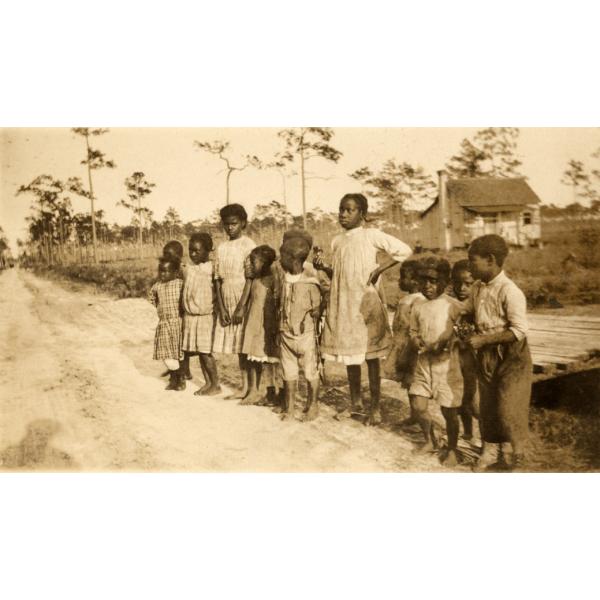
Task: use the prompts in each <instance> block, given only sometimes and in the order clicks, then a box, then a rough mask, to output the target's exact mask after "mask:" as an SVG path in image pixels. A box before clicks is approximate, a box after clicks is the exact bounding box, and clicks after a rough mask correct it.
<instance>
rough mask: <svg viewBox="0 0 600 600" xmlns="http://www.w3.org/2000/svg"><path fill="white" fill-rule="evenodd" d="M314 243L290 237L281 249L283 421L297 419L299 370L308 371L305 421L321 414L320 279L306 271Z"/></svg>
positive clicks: (280, 310) (305, 374)
mask: <svg viewBox="0 0 600 600" xmlns="http://www.w3.org/2000/svg"><path fill="white" fill-rule="evenodd" d="M309 252H310V244H309V243H308V242H307V240H306V239H303V238H301V237H293V238H288V239H286V240H285V241H284V242H283V245H282V246H281V249H280V257H281V258H280V261H281V267H282V268H283V270H284V272H285V275H284V278H283V281H282V282H281V289H280V290H279V291H278V293H277V296H278V299H279V311H278V312H279V344H280V347H279V352H280V357H281V367H282V370H283V379H284V389H285V404H286V410H285V412H284V413H283V415H282V419H284V420H287V419H293V418H294V402H295V398H296V390H297V389H298V376H299V368H301V369H302V370H303V371H304V377H305V378H306V381H307V386H308V400H307V403H306V406H305V408H304V416H303V420H305V421H310V420H312V419H315V418H316V417H317V416H318V414H319V405H318V398H319V364H318V352H317V339H316V328H315V323H316V322H317V321H318V319H319V318H320V316H321V290H320V288H319V280H318V279H317V278H316V277H311V276H308V275H307V274H306V273H305V272H304V261H306V258H307V257H308V254H309Z"/></svg>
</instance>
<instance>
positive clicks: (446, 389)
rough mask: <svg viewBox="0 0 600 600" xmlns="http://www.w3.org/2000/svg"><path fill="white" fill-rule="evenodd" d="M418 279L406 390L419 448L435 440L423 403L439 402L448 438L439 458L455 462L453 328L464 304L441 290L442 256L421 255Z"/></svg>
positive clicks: (445, 270) (445, 276) (429, 447)
mask: <svg viewBox="0 0 600 600" xmlns="http://www.w3.org/2000/svg"><path fill="white" fill-rule="evenodd" d="M419 280H420V282H421V291H422V293H423V296H424V297H425V301H423V302H421V303H419V304H416V305H415V306H414V309H413V311H412V314H411V320H410V337H411V341H412V343H413V344H414V346H415V347H416V349H417V351H418V356H417V361H416V364H415V369H414V374H413V380H412V383H411V385H410V389H409V395H410V398H411V406H412V407H413V410H414V412H415V416H416V418H417V420H418V422H419V425H420V426H421V430H422V432H423V436H424V438H425V445H424V446H423V447H422V449H421V450H422V451H424V452H430V451H433V450H434V449H435V445H436V439H435V437H434V436H433V427H432V425H433V424H432V422H431V419H430V417H429V412H428V407H427V405H428V403H429V400H430V399H433V400H436V401H437V402H438V403H439V405H440V407H441V410H442V415H443V416H444V420H445V421H446V432H447V436H448V450H447V453H446V455H445V457H443V458H442V462H443V463H444V464H445V465H446V466H455V465H456V464H457V462H458V461H457V456H456V447H457V444H458V430H459V426H458V408H459V407H460V404H461V393H457V390H456V389H454V390H453V387H458V386H456V385H453V384H455V383H456V384H459V385H460V383H461V382H460V375H458V373H457V371H458V369H459V367H458V356H457V351H456V346H455V345H454V344H453V341H454V340H453V334H454V329H453V328H454V323H455V322H456V320H457V319H458V317H459V315H460V314H461V313H462V312H464V308H463V306H462V305H461V303H460V302H458V301H457V300H455V299H454V298H451V297H450V296H448V295H447V294H445V293H444V290H445V289H446V287H447V286H448V283H449V280H450V264H449V263H448V261H447V260H445V259H443V258H436V257H431V258H427V259H423V261H422V262H421V266H420V267H419ZM457 375H458V377H457Z"/></svg>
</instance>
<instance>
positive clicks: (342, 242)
mask: <svg viewBox="0 0 600 600" xmlns="http://www.w3.org/2000/svg"><path fill="white" fill-rule="evenodd" d="M367 210H368V202H367V199H366V198H365V196H363V195H362V194H346V195H345V196H344V197H343V198H342V200H341V202H340V210H339V221H340V225H341V226H342V227H343V228H344V233H342V234H340V235H338V236H336V237H335V238H334V239H333V241H332V244H331V248H332V251H333V262H332V265H331V266H325V264H324V263H323V260H322V259H321V258H319V259H315V261H314V265H315V266H316V267H317V268H318V269H321V270H323V271H325V272H326V273H327V275H328V276H329V278H330V279H331V290H330V296H329V304H328V306H327V314H326V317H325V324H324V328H323V338H322V339H323V341H322V346H321V350H322V353H323V357H324V358H325V359H326V360H333V361H337V362H341V363H343V364H344V365H345V366H346V371H347V375H348V382H349V384H350V402H351V407H350V410H348V409H347V408H346V409H345V410H344V411H342V412H341V413H340V414H338V418H343V417H347V416H350V415H351V414H352V413H359V414H363V413H364V408H363V403H362V399H361V365H362V363H363V362H364V361H365V360H366V362H367V369H368V373H369V387H370V391H371V406H370V414H369V417H368V422H369V423H371V424H376V423H378V422H379V421H380V420H381V415H380V412H379V399H380V385H381V382H380V367H379V359H380V358H382V357H385V356H386V355H387V354H388V353H389V351H390V347H391V334H390V327H389V321H388V314H387V309H386V307H385V305H384V303H383V302H382V300H381V297H380V294H379V290H378V288H377V287H376V284H377V281H378V279H379V276H380V275H381V274H382V273H383V272H384V271H386V270H387V269H389V268H390V267H392V266H394V265H396V264H398V263H399V262H403V261H404V260H406V259H407V258H408V257H409V256H410V254H411V250H410V248H409V247H408V246H407V245H406V244H405V243H404V242H401V241H400V240H399V239H398V238H395V237H393V236H391V235H388V234H387V233H384V232H383V231H380V230H379V229H366V228H365V227H364V224H365V222H366V220H367ZM380 250H381V251H384V252H385V253H386V254H388V256H389V257H390V258H389V260H388V261H387V262H385V263H384V264H382V265H381V266H378V264H377V253H378V251H380Z"/></svg>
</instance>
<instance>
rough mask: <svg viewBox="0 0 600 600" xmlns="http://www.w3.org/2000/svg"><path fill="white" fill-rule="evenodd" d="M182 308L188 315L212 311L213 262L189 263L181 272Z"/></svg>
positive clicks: (208, 313) (204, 313)
mask: <svg viewBox="0 0 600 600" xmlns="http://www.w3.org/2000/svg"><path fill="white" fill-rule="evenodd" d="M182 303H183V309H184V311H185V312H186V313H187V314H188V315H210V314H212V313H213V311H214V306H213V305H214V292H213V263H212V262H211V261H207V262H205V263H200V264H198V265H195V264H194V263H191V264H189V265H188V266H187V267H186V269H185V270H184V272H183V294H182Z"/></svg>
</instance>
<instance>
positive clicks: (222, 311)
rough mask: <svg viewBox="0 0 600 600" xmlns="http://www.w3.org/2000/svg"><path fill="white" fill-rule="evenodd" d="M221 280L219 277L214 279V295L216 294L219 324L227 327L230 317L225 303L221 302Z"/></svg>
mask: <svg viewBox="0 0 600 600" xmlns="http://www.w3.org/2000/svg"><path fill="white" fill-rule="evenodd" d="M221 284H222V281H221V280H220V279H215V295H216V296H217V311H218V313H219V319H220V321H221V325H222V326H223V327H227V326H228V325H229V324H230V323H231V318H230V316H229V313H228V312H227V309H226V308H225V303H224V302H223V290H222V288H221Z"/></svg>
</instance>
